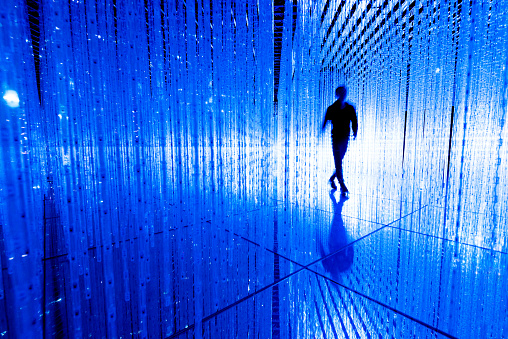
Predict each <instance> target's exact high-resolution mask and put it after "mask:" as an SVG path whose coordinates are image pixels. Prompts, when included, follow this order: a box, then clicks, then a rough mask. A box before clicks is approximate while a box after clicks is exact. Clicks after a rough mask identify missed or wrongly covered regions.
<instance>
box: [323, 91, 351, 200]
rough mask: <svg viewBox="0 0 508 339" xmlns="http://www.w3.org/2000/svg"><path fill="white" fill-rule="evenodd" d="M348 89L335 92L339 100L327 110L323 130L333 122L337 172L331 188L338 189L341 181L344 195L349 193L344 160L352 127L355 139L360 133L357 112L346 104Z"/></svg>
mask: <svg viewBox="0 0 508 339" xmlns="http://www.w3.org/2000/svg"><path fill="white" fill-rule="evenodd" d="M346 95H347V89H346V87H345V86H339V87H337V89H336V90H335V97H336V98H337V100H336V101H335V102H334V103H333V104H332V105H331V106H329V107H328V109H327V110H326V115H325V119H324V121H323V128H322V129H323V130H324V129H325V127H326V124H327V123H328V121H331V122H332V149H333V159H334V161H335V172H334V173H333V175H332V176H331V177H330V186H331V187H332V188H333V189H337V186H335V181H334V180H335V178H337V180H338V181H339V185H340V191H341V193H342V194H343V195H345V194H346V193H348V192H349V191H348V189H347V187H346V184H345V183H344V175H343V173H342V159H344V155H345V154H346V151H347V144H348V141H349V134H350V128H349V126H350V125H351V127H352V129H353V138H354V139H356V134H357V132H358V119H357V117H356V110H355V108H354V106H353V105H351V104H350V103H348V102H345V101H344V100H345V99H346Z"/></svg>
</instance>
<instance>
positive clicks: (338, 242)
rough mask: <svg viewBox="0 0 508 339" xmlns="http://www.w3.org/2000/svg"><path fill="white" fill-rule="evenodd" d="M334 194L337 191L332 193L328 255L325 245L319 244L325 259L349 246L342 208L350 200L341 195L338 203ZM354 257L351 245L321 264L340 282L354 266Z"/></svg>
mask: <svg viewBox="0 0 508 339" xmlns="http://www.w3.org/2000/svg"><path fill="white" fill-rule="evenodd" d="M334 193H335V191H330V199H332V202H333V219H332V225H331V227H330V235H329V237H328V253H326V251H325V248H324V246H323V243H322V242H319V252H320V254H321V256H323V257H324V256H326V255H328V254H330V253H334V252H336V251H339V250H340V249H341V248H343V247H344V246H346V245H347V244H348V237H347V232H346V228H345V227H344V220H343V219H342V207H343V206H344V202H345V201H346V200H348V199H349V198H348V197H346V196H343V195H341V196H340V199H339V202H337V200H336V199H335V196H334ZM354 255H355V251H354V248H353V245H350V246H348V247H346V248H344V249H343V250H342V251H339V252H337V253H336V254H334V255H332V256H331V257H329V258H326V259H324V260H322V261H321V262H322V264H323V267H324V269H325V271H327V272H329V273H330V274H331V275H332V277H333V278H334V279H335V280H338V279H339V275H340V273H342V272H345V271H347V270H348V269H349V268H350V267H351V265H352V264H353V259H354Z"/></svg>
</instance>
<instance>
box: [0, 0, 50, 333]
mask: <svg viewBox="0 0 508 339" xmlns="http://www.w3.org/2000/svg"><path fill="white" fill-rule="evenodd" d="M0 11H1V13H0V23H1V31H0V32H1V34H2V39H1V40H2V42H1V43H0V48H1V49H0V56H1V57H2V60H3V62H2V65H1V66H0V67H1V68H0V69H1V72H0V86H1V87H0V90H1V94H2V97H1V98H0V100H1V101H2V102H1V104H0V119H1V121H2V123H1V125H0V138H1V144H0V146H1V148H2V152H1V153H2V158H1V160H0V181H1V183H2V187H4V189H3V190H2V192H1V194H2V199H1V200H0V201H1V202H0V207H1V213H2V217H1V220H2V232H3V236H4V245H5V255H6V258H7V275H6V276H3V278H4V279H6V278H7V279H9V280H10V282H11V284H12V286H15V290H14V291H13V294H12V295H8V296H6V297H7V298H6V299H7V300H8V301H10V307H9V311H11V312H12V315H11V317H12V323H13V325H15V326H13V329H12V331H13V335H17V336H19V337H34V338H37V337H40V333H41V318H42V317H41V316H42V315H41V313H40V310H41V305H40V301H41V297H40V294H41V293H40V290H41V286H40V283H39V279H40V278H41V276H40V272H41V270H40V258H41V257H40V254H41V250H40V248H38V245H36V241H37V240H38V239H40V236H39V235H38V234H39V232H41V230H40V229H39V230H36V229H34V226H36V225H41V224H40V223H39V222H33V217H34V215H33V214H34V212H33V208H34V207H37V206H36V205H35V204H33V203H32V202H33V201H34V200H33V199H34V198H33V197H32V195H33V194H34V192H33V191H34V188H33V187H34V186H30V185H36V186H35V187H37V186H40V185H41V184H42V183H41V181H40V177H39V178H37V177H35V178H30V177H29V176H28V175H29V174H30V171H29V165H30V160H31V159H30V157H31V155H30V154H29V152H27V151H29V150H28V149H27V148H26V147H27V146H28V145H30V143H32V140H30V141H29V140H28V138H29V137H31V136H32V135H30V134H28V130H29V129H31V127H32V126H30V125H28V123H29V122H30V119H28V118H27V114H28V113H29V111H28V110H29V109H30V108H31V107H36V105H35V103H37V101H38V98H37V96H36V83H35V82H34V81H33V80H34V79H35V78H34V75H33V68H32V70H30V69H28V68H25V67H27V66H29V65H33V60H32V61H30V60H29V59H28V58H31V57H32V54H31V53H30V48H31V47H30V36H29V28H28V21H27V19H26V17H27V15H26V7H25V5H24V4H16V5H12V6H4V7H3V8H2V10H0ZM16 51H22V52H23V53H22V54H21V55H19V54H18V53H16ZM30 101H31V102H32V103H30ZM33 114H34V116H37V114H38V113H37V110H36V109H34V111H33ZM35 141H36V140H33V142H35ZM37 179H38V180H37ZM36 194H37V193H36ZM40 207H42V206H40ZM34 231H35V232H34ZM32 246H33V247H32ZM37 255H39V257H36V256H37ZM38 261H39V263H38ZM0 284H3V281H2V282H0ZM1 294H2V299H3V298H4V295H3V290H2V293H1Z"/></svg>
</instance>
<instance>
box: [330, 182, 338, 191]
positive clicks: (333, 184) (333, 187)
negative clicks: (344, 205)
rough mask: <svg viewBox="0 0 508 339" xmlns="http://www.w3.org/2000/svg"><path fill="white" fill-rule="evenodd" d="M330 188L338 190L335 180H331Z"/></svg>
mask: <svg viewBox="0 0 508 339" xmlns="http://www.w3.org/2000/svg"><path fill="white" fill-rule="evenodd" d="M330 186H331V187H332V190H336V189H337V186H336V185H335V181H333V179H331V180H330Z"/></svg>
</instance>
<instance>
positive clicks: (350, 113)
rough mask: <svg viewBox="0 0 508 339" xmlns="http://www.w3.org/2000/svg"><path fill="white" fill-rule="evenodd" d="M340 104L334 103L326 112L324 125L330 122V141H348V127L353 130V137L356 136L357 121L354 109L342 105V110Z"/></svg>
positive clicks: (346, 104) (347, 105) (345, 104)
mask: <svg viewBox="0 0 508 339" xmlns="http://www.w3.org/2000/svg"><path fill="white" fill-rule="evenodd" d="M340 106H341V103H340V102H339V101H335V102H334V103H333V104H332V105H331V106H330V107H328V109H327V110H326V115H325V123H326V122H327V121H328V120H330V121H331V122H332V139H334V140H340V139H348V138H349V133H350V129H349V125H350V124H351V127H352V128H353V135H354V136H356V133H357V132H358V119H357V118H356V110H355V108H354V107H353V106H352V105H350V104H348V103H347V102H345V103H344V108H341V107H340Z"/></svg>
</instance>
